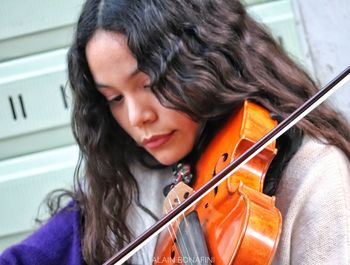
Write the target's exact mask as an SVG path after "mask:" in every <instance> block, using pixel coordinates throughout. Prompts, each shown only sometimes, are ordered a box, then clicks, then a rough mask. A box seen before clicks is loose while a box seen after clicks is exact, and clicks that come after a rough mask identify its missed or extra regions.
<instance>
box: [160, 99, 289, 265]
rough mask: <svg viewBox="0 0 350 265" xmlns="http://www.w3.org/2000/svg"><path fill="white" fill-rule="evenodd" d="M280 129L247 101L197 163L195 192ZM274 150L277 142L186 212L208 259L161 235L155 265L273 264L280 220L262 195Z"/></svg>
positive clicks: (270, 199) (272, 204) (271, 199)
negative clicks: (199, 234) (188, 254)
mask: <svg viewBox="0 0 350 265" xmlns="http://www.w3.org/2000/svg"><path fill="white" fill-rule="evenodd" d="M276 125H277V122H276V121H274V120H272V119H271V118H270V115H269V112H268V111H267V110H265V109H263V108H262V107H260V106H258V105H256V104H253V103H251V102H247V101H246V102H245V103H244V106H243V107H242V109H241V110H239V111H238V112H237V113H235V114H234V115H233V116H232V117H231V118H230V119H229V121H228V122H227V123H226V124H225V125H224V127H223V128H222V129H220V131H219V132H218V133H217V135H216V136H215V137H214V139H213V140H212V141H211V142H210V144H209V145H208V147H207V149H206V151H205V152H204V154H203V155H202V156H201V158H200V159H199V161H198V163H197V165H196V178H195V182H194V183H193V185H192V189H193V190H197V189H198V188H199V187H201V186H202V185H203V184H205V183H206V182H207V181H208V180H210V179H211V178H212V177H213V176H215V175H216V174H217V173H219V172H220V171H221V170H222V169H223V168H225V167H226V166H227V165H228V164H229V163H230V162H231V161H233V160H234V159H235V158H236V157H238V156H239V155H240V154H241V153H243V152H244V151H245V150H247V149H248V148H249V147H250V146H252V145H253V144H254V143H255V142H256V141H257V140H259V139H260V138H261V137H263V136H264V135H265V134H266V133H268V132H269V131H270V130H271V129H273V128H274V127H275V126H276ZM276 152H277V150H276V147H275V142H273V143H272V144H270V145H269V146H268V147H266V148H265V149H264V150H263V151H261V152H260V153H259V154H258V155H256V156H255V157H254V158H252V159H251V160H250V161H249V162H247V163H246V164H245V165H244V166H243V167H241V168H240V169H238V170H237V171H235V172H234V173H233V174H232V175H230V176H229V178H228V179H227V180H226V181H224V182H222V183H221V184H220V185H219V186H218V187H217V188H215V189H214V190H213V191H212V192H210V193H209V194H208V195H206V196H205V197H204V198H203V199H202V200H201V201H200V202H199V203H198V204H197V205H196V206H194V207H192V208H191V209H190V210H189V211H187V213H186V214H185V215H187V214H189V213H190V212H191V211H196V212H197V214H198V219H199V222H200V225H201V227H202V231H203V234H204V238H205V241H206V245H207V248H208V251H209V257H197V258H196V261H193V260H191V259H193V257H192V258H189V257H184V256H183V255H181V254H182V253H180V250H179V247H178V244H177V242H176V238H174V237H173V236H171V235H170V234H169V232H168V231H163V232H162V233H161V234H160V236H159V238H158V241H157V246H156V250H155V255H154V264H203V263H204V259H207V260H206V261H205V262H208V260H209V261H210V262H209V263H212V264H215V265H221V264H222V265H224V264H225V265H227V264H255V265H256V264H270V263H271V262H272V259H273V256H274V254H275V252H276V248H277V245H278V241H279V236H280V233H281V228H282V218H281V214H280V212H279V210H278V209H277V208H276V207H275V198H274V197H270V196H267V195H265V194H263V193H262V189H263V183H264V177H265V174H266V172H267V170H268V168H269V166H270V163H271V161H272V159H273V157H274V156H275V154H276ZM177 223H178V222H177ZM177 223H173V224H171V228H170V230H171V231H172V232H173V233H172V235H174V234H176V229H177ZM193 240H200V239H193ZM200 253H201V252H200ZM192 261H193V262H192ZM205 264H206V263H205Z"/></svg>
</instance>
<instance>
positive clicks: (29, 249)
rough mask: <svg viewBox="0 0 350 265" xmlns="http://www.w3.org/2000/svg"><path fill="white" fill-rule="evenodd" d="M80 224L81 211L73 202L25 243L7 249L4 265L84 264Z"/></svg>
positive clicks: (0, 260) (2, 261)
mask: <svg viewBox="0 0 350 265" xmlns="http://www.w3.org/2000/svg"><path fill="white" fill-rule="evenodd" d="M80 223H81V217H80V212H79V209H78V207H77V206H76V204H74V203H70V204H69V205H68V206H67V207H65V208H64V209H62V210H61V211H60V212H58V213H57V214H56V215H55V216H53V217H52V218H51V219H50V220H49V221H48V222H47V223H46V224H45V225H43V226H42V227H41V228H39V229H38V230H37V231H36V232H34V233H33V234H32V235H30V236H29V237H28V238H26V239H25V240H24V241H22V242H21V243H19V244H17V245H14V246H12V247H10V248H8V249H7V250H5V251H4V252H3V253H2V255H1V256H0V264H35V265H43V264H50V265H55V264H72V265H73V264H82V256H81V248H80V229H81V226H80Z"/></svg>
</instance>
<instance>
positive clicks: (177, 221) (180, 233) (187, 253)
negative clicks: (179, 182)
mask: <svg viewBox="0 0 350 265" xmlns="http://www.w3.org/2000/svg"><path fill="white" fill-rule="evenodd" d="M174 193H175V194H176V198H177V199H178V201H179V202H180V197H179V195H178V193H177V192H176V190H174ZM170 207H171V209H172V210H173V209H174V207H173V205H172V204H171V203H170ZM182 218H183V220H186V216H185V213H182ZM175 222H176V226H177V227H178V231H179V235H180V237H182V238H184V235H183V234H182V230H181V229H180V222H179V218H177V219H176V220H175ZM175 238H176V240H178V239H177V237H176V234H175ZM184 250H185V252H186V253H185V254H186V255H187V257H189V256H190V253H189V250H188V248H187V246H185V249H184ZM180 254H181V255H182V253H181V251H180Z"/></svg>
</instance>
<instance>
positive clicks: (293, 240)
mask: <svg viewBox="0 0 350 265" xmlns="http://www.w3.org/2000/svg"><path fill="white" fill-rule="evenodd" d="M276 205H277V207H278V208H279V209H280V211H281V213H282V216H283V228H282V236H281V241H280V246H279V250H278V251H279V253H277V259H279V260H280V261H282V262H281V263H276V264H285V263H296V264H316V263H317V264H334V262H335V263H336V264H349V263H350V255H349V253H350V165H349V160H348V158H347V157H346V156H345V154H344V153H343V152H342V151H341V150H339V149H338V148H336V147H334V146H331V145H327V144H324V143H322V142H321V141H319V140H316V139H311V138H307V137H306V138H305V139H304V141H303V144H302V146H301V147H300V149H299V150H298V152H297V153H296V154H295V156H294V157H293V158H292V160H291V161H290V163H289V164H288V166H287V168H286V169H285V171H284V173H283V176H282V179H281V183H280V185H279V188H278V191H277V193H276Z"/></svg>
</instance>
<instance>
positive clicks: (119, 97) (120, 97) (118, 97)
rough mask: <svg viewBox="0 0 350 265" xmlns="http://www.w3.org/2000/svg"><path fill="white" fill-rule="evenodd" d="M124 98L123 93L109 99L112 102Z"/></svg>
mask: <svg viewBox="0 0 350 265" xmlns="http://www.w3.org/2000/svg"><path fill="white" fill-rule="evenodd" d="M122 99H123V96H122V95H118V96H115V97H113V98H111V99H107V101H108V103H111V102H114V101H115V102H120V101H121V100H122Z"/></svg>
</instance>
